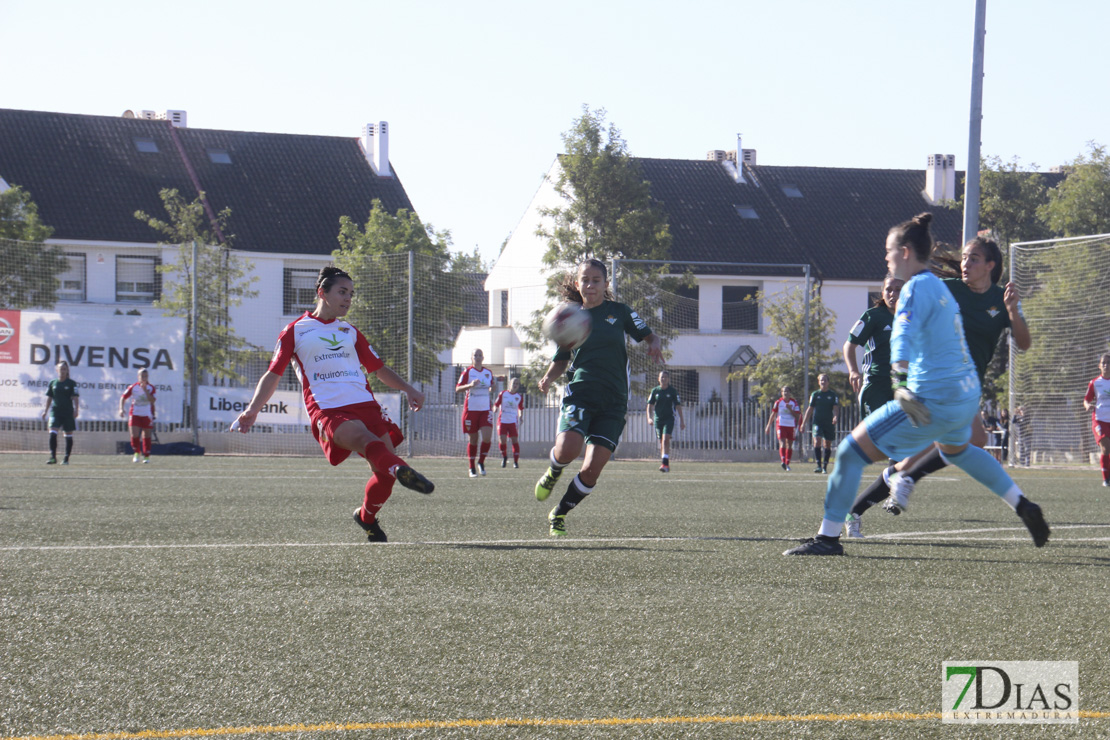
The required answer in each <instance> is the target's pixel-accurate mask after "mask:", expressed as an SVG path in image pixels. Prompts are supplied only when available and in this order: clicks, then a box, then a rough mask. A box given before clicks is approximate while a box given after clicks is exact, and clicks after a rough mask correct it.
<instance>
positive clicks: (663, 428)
mask: <svg viewBox="0 0 1110 740" xmlns="http://www.w3.org/2000/svg"><path fill="white" fill-rule="evenodd" d="M664 434H674V417H673V416H671V417H664V418H659V417H658V416H657V417H655V436H656V437H658V438H659V439H663V435H664Z"/></svg>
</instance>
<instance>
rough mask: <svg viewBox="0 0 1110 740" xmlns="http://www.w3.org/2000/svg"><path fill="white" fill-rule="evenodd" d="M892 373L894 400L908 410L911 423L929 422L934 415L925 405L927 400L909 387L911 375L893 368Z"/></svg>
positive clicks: (917, 425) (905, 410) (915, 424)
mask: <svg viewBox="0 0 1110 740" xmlns="http://www.w3.org/2000/svg"><path fill="white" fill-rule="evenodd" d="M890 374H891V376H892V377H893V378H894V400H895V401H897V402H898V405H899V406H901V407H902V411H904V412H906V416H908V417H909V419H910V424H912V425H913V426H915V427H919V426H922V425H923V424H928V423H929V421H930V420H931V419H932V418H933V415H932V414H931V413H929V409H927V408H926V407H925V402H924V401H922V400H921V399H920V398H918V397H917V394H916V393H914V392H913V391H911V390H910V389H909V385H908V383H907V379H908V377H909V376H908V375H907V374H906V373H904V372H899V371H898V370H893V371H891V373H890Z"/></svg>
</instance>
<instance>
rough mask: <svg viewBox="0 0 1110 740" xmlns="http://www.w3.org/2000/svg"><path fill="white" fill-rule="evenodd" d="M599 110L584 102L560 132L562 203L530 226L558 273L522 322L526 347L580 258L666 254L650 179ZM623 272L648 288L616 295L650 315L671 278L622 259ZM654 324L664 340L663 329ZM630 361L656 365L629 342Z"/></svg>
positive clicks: (534, 372)
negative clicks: (541, 305)
mask: <svg viewBox="0 0 1110 740" xmlns="http://www.w3.org/2000/svg"><path fill="white" fill-rule="evenodd" d="M605 115H606V114H605V111H604V110H603V109H596V110H590V108H589V106H583V107H582V115H581V116H580V117H579V118H577V119H576V120H575V121H574V123H573V125H572V126H571V128H570V129H569V130H568V131H565V132H563V144H564V146H565V153H564V154H562V155H560V156H559V167H558V174H557V175H556V177H555V181H554V183H553V185H554V187H555V191H556V192H557V193H558V194H559V196H560V197H561V198H562V200H563V205H560V206H557V207H554V208H544V209H541V210H540V215H541V216H542V217H543V219H544V222H543V225H541V226H540V228H539V229H537V231H536V234H537V235H538V236H541V237H543V238H545V239H546V240H547V251H546V252H545V253H544V255H543V261H544V264H546V265H548V266H549V267H552V268H555V269H556V270H558V271H559V272H558V273H557V274H555V275H554V276H552V278H551V279H550V280H549V282H548V302H547V304H546V305H545V306H544V308H543V309H542V310H541V311H538V312H537V313H536V315H535V316H534V317H533V321H532V323H531V324H530V325H529V326H526V327H521V328H522V339H521V344H522V346H523V347H524V348H525V349H526V350H531V351H535V350H537V349H539V348H540V347H542V346H543V344H544V340H543V338H542V336H541V334H540V328H539V327H540V323H541V321H542V319H543V316H544V314H545V313H546V312H547V311H548V310H549V309H550V308H551V307H552V306H553V305H554V304H555V303H556V302H557V294H556V286H557V285H558V283H559V282H561V281H562V279H563V276H564V274H565V273H566V272H567V271H570V270H572V269H573V268H574V267H575V266H576V265H578V264H579V263H580V262H581V261H582V260H584V259H589V258H597V259H601V260H604V261H608V260H611V259H613V258H618V259H640V260H665V259H667V258H668V257H669V255H670V247H671V234H670V228H669V227H668V225H667V220H666V216H665V215H664V214H663V212H662V211H661V210H660V209H659V208H658V207H657V205H656V203H655V202H654V201H653V200H652V197H651V183H649V182H648V181H647V180H645V179H644V175H643V172H642V170H641V169H640V165H639V163H637V162H636V160H635V159H634V158H633V157H632V155H631V154H630V153H629V149H628V144H627V143H626V142H625V140H624V139H623V138H622V136H621V132H620V130H619V129H618V128H617V127H616V126H614V125H612V124H607V123H606V121H605ZM625 271H627V272H628V275H629V277H634V278H642V279H646V280H648V281H649V283H650V287H647V288H645V287H644V286H642V285H641V286H638V287H637V288H636V289H635V290H633V291H629V292H627V293H626V292H625V291H624V290H623V288H622V289H620V295H618V299H619V300H621V301H624V302H625V303H628V304H629V305H630V306H632V308H633V309H635V310H636V311H637V312H638V313H640V315H642V316H645V317H650V316H653V315H655V313H656V309H658V308H660V303H661V301H662V300H663V294H664V293H665V291H666V289H667V287H668V286H669V285H670V283H668V282H667V281H666V280H664V279H663V278H662V275H663V274H665V273H666V272H667V269H666V267H665V266H655V267H645V266H629V265H623V266H622V273H624V272H625ZM612 277H613V276H610V279H612ZM672 282H676V283H677V282H678V281H672ZM649 323H650V322H649ZM652 328H653V330H656V333H657V334H659V335H660V337H661V338H662V339H663V340H664V342H665V341H666V339H667V333H666V330H665V328H664V327H656V326H655V325H653V326H652ZM629 360H630V363H631V365H632V372H633V374H639V373H641V372H645V371H647V370H648V369H650V368H651V367H652V366H653V365H654V363H652V362H651V361H650V360H649V359H648V358H647V355H646V352H645V351H643V350H642V348H640V349H638V348H636V347H633V348H631V351H630V353H629ZM546 364H547V363H546V360H544V359H543V358H537V359H536V360H534V361H533V363H532V367H530V368H528V369H527V370H525V371H524V378H525V380H529V379H531V378H538V377H539V376H540V375H542V373H543V367H546ZM541 366H542V367H541Z"/></svg>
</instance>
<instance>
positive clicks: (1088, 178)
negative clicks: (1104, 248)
mask: <svg viewBox="0 0 1110 740" xmlns="http://www.w3.org/2000/svg"><path fill="white" fill-rule="evenodd" d="M1064 173H1065V175H1066V177H1065V178H1064V181H1063V182H1061V183H1060V184H1059V185H1057V186H1056V187H1055V188H1053V189H1052V190H1050V191H1049V193H1048V203H1045V204H1044V205H1042V206H1041V207H1040V208H1039V209H1038V210H1037V215H1038V216H1040V218H1041V219H1042V220H1043V221H1044V222H1045V224H1047V226H1048V228H1049V229H1051V230H1052V232H1053V234H1057V235H1063V236H1084V235H1087V234H1108V233H1110V155H1108V154H1107V152H1106V147H1104V146H1102V145H1100V144H1096V143H1095V142H1093V141H1092V142H1089V143H1088V144H1087V155H1086V156H1084V155H1082V154H1080V155H1079V156H1078V157H1076V158H1075V160H1074V161H1072V162H1069V163H1068V164H1067V165H1066V166H1065V167H1064Z"/></svg>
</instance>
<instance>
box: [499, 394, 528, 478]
mask: <svg viewBox="0 0 1110 740" xmlns="http://www.w3.org/2000/svg"><path fill="white" fill-rule="evenodd" d="M493 405H494V406H495V407H497V408H498V409H500V412H499V413H498V414H497V438H498V440H499V447H500V449H501V467H505V466H506V465H508V464H509V453H508V450H506V449H505V442H506V438H508V439H511V440H512V441H513V467H514V468H519V467H520V433H519V432H518V431H517V428H516V425H517V423H518V422H520V419H521V414H522V412H523V409H524V396H522V395H520V378H513V379H512V380H510V381H509V389H508V390H505V391H501V394H500V395H499V396H498V397H497V400H496V401H494V402H493Z"/></svg>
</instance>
